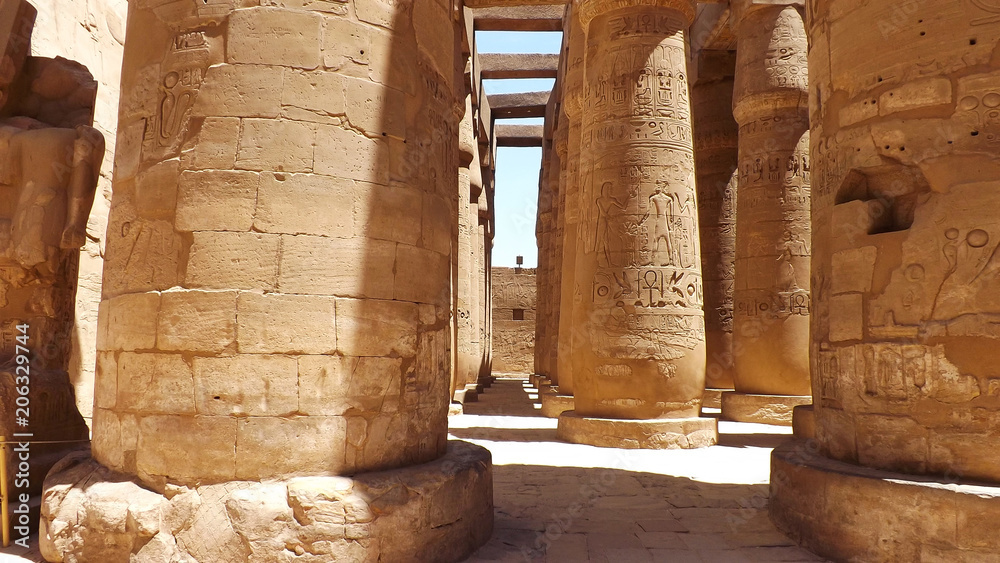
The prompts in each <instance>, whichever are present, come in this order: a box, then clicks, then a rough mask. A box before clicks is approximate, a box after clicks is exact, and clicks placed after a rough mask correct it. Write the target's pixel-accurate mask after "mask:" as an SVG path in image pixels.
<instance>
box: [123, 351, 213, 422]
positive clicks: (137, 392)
mask: <svg viewBox="0 0 1000 563" xmlns="http://www.w3.org/2000/svg"><path fill="white" fill-rule="evenodd" d="M111 375H113V374H110V373H109V374H103V376H105V377H107V376H111ZM117 387H118V401H117V404H116V407H115V410H116V411H118V412H119V413H120V412H134V413H140V414H144V415H145V414H154V413H162V414H192V415H193V414H194V413H195V409H194V397H193V392H194V379H193V377H192V373H191V366H190V365H189V364H188V362H186V361H185V360H184V358H183V356H181V355H180V354H153V353H150V352H142V353H138V354H137V353H133V352H122V353H121V354H120V355H119V357H118V386H117Z"/></svg>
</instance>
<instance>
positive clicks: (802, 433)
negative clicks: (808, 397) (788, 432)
mask: <svg viewBox="0 0 1000 563" xmlns="http://www.w3.org/2000/svg"><path fill="white" fill-rule="evenodd" d="M792 434H794V435H795V437H796V438H801V439H803V440H813V439H815V438H816V411H815V410H813V406H812V405H799V406H797V407H795V408H794V409H792Z"/></svg>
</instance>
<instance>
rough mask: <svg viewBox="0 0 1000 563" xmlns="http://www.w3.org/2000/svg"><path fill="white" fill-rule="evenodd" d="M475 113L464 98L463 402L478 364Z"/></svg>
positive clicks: (460, 207)
mask: <svg viewBox="0 0 1000 563" xmlns="http://www.w3.org/2000/svg"><path fill="white" fill-rule="evenodd" d="M475 127H476V126H475V111H474V110H473V108H472V96H471V95H469V96H467V97H466V101H465V115H464V116H463V118H462V121H461V123H460V124H459V159H460V160H459V169H458V177H459V185H458V233H459V234H458V249H457V254H458V288H457V292H458V308H457V309H456V311H455V314H456V316H457V318H458V375H457V378H456V379H457V382H456V394H455V398H456V399H457V400H458V401H459V402H462V403H464V402H465V400H466V398H467V392H468V386H469V384H472V383H474V382H475V381H476V376H477V374H478V365H479V346H478V345H479V335H478V327H477V326H476V325H475V321H476V310H477V309H478V307H477V304H476V303H477V296H478V293H477V292H476V287H475V285H473V274H474V272H475V269H474V265H475V262H474V258H475V253H474V251H473V243H474V242H475V233H476V231H477V227H476V226H477V225H478V223H479V219H478V217H476V216H475V215H473V213H474V212H475V211H476V210H475V208H474V206H473V205H472V203H471V194H472V193H473V192H475V191H479V190H481V184H482V179H481V178H482V177H481V175H480V174H478V167H479V163H478V162H477V160H478V158H477V156H478V152H479V151H478V143H477V142H476V138H475Z"/></svg>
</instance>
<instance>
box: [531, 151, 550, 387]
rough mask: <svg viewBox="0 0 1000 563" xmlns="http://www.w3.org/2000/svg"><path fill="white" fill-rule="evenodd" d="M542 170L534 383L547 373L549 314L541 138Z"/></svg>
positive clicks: (546, 173)
mask: <svg viewBox="0 0 1000 563" xmlns="http://www.w3.org/2000/svg"><path fill="white" fill-rule="evenodd" d="M543 143H544V145H545V146H543V148H542V169H541V171H540V172H539V181H538V219H537V222H536V225H535V240H536V243H537V245H538V273H537V274H536V276H535V284H536V288H537V290H536V291H537V293H536V294H537V300H538V301H537V303H538V311H537V312H538V314H537V316H536V317H535V374H534V376H533V377H534V379H535V381H534V382H535V383H536V384H537V383H538V381H537V380H540V379H544V378H548V376H549V374H550V373H551V370H550V359H551V350H550V349H549V337H548V335H549V329H550V325H549V322H548V318H549V315H551V314H552V303H551V299H550V298H551V295H552V293H551V291H550V288H551V283H552V265H551V262H552V253H551V244H552V203H553V200H554V197H553V194H552V180H551V178H552V168H553V162H552V154H553V153H554V152H555V151H554V150H553V149H552V146H551V143H550V142H549V141H543Z"/></svg>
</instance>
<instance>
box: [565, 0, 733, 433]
mask: <svg viewBox="0 0 1000 563" xmlns="http://www.w3.org/2000/svg"><path fill="white" fill-rule="evenodd" d="M579 9H580V17H581V20H582V24H583V25H584V27H585V28H587V30H588V31H587V47H588V51H587V59H586V83H587V87H588V94H587V97H586V101H585V102H584V115H585V116H586V118H587V120H588V121H587V122H586V123H585V124H584V132H583V136H584V141H583V143H584V147H583V159H584V160H585V161H588V162H590V163H591V165H592V168H590V169H588V171H587V172H586V174H587V175H588V176H589V177H588V178H586V179H585V180H584V186H585V187H586V186H588V185H589V186H592V189H591V190H589V191H588V192H584V194H583V195H582V200H581V210H582V211H583V213H584V214H585V219H584V220H583V221H582V222H581V225H580V228H582V229H583V234H582V236H581V244H580V245H579V246H578V249H579V251H578V253H577V257H576V283H577V284H578V285H579V287H580V288H581V291H582V293H583V295H582V299H581V303H580V306H579V307H578V308H577V310H576V312H575V319H574V322H575V323H576V324H578V326H579V327H580V333H579V345H577V344H576V342H574V346H573V351H572V354H573V364H572V365H573V385H574V392H575V402H576V409H575V411H567V412H565V413H563V414H562V415H561V416H560V418H559V435H560V437H562V438H563V439H566V440H569V441H574V442H582V443H590V444H593V445H600V446H614V447H633V448H634V447H642V448H668V447H670V448H674V447H684V448H690V447H700V446H707V445H710V444H713V443H715V440H716V424H715V419H701V418H697V416H698V414H699V411H700V407H701V395H702V391H703V390H704V384H705V326H704V314H703V312H702V281H701V261H700V253H699V250H698V216H697V198H696V196H695V180H694V155H693V145H692V143H693V141H692V137H691V112H690V102H689V89H688V82H687V66H686V56H685V30H686V29H687V27H688V25H689V24H690V22H691V20H692V18H693V13H694V4H693V3H692V2H689V1H687V0H661V1H655V2H650V1H643V0H629V1H620V2H612V3H609V2H603V1H598V0H584V1H583V2H581V3H580V4H579Z"/></svg>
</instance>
